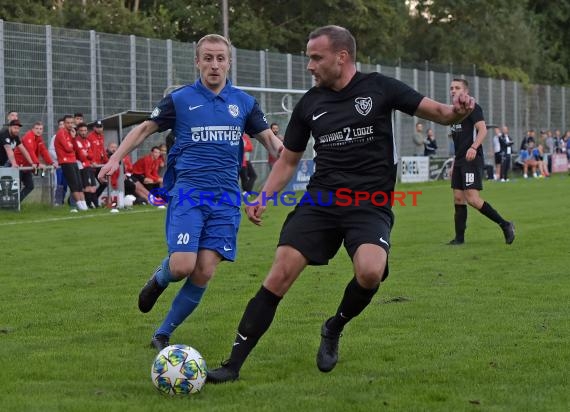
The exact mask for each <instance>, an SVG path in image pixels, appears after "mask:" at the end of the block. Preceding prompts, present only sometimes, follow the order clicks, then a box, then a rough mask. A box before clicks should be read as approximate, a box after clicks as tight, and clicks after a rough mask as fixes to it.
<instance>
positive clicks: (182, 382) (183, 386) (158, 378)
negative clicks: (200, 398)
mask: <svg viewBox="0 0 570 412" xmlns="http://www.w3.org/2000/svg"><path fill="white" fill-rule="evenodd" d="M206 374H207V368H206V362H205V361H204V358H202V355H200V352H198V351H197V350H196V349H194V348H191V347H190V346H186V345H170V346H167V347H166V348H164V349H163V350H161V351H160V352H159V353H158V355H156V358H155V359H154V362H153V363H152V367H151V371H150V376H151V378H152V383H153V384H154V386H155V387H156V388H157V389H158V390H159V391H160V392H162V393H165V394H169V395H190V394H192V393H197V392H200V389H202V386H204V383H205V382H206Z"/></svg>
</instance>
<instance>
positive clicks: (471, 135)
mask: <svg viewBox="0 0 570 412" xmlns="http://www.w3.org/2000/svg"><path fill="white" fill-rule="evenodd" d="M482 120H483V121H484V120H485V118H484V117H483V109H481V106H479V105H478V104H477V103H475V108H474V109H473V111H472V112H471V114H470V115H469V116H467V117H466V118H465V119H463V121H462V122H461V123H460V124H454V125H452V126H451V137H452V138H453V144H454V146H455V162H456V163H461V162H466V161H467V160H466V159H465V156H466V155H467V150H469V148H470V147H471V145H473V142H474V141H475V137H476V136H477V131H476V130H475V123H477V122H480V121H482ZM477 157H480V158H481V159H482V158H483V148H482V147H481V146H479V147H478V148H477Z"/></svg>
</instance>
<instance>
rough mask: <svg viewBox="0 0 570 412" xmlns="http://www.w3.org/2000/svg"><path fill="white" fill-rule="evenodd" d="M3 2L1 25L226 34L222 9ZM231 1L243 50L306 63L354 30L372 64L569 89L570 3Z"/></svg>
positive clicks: (204, 0) (151, 0) (152, 1)
mask: <svg viewBox="0 0 570 412" xmlns="http://www.w3.org/2000/svg"><path fill="white" fill-rule="evenodd" d="M135 3H136V1H135V0H84V1H79V0H66V1H63V0H57V1H55V0H54V1H48V0H43V1H37V0H36V1H34V0H20V1H17V2H16V1H11V0H0V18H2V19H5V20H8V21H18V22H24V23H36V24H52V25H55V26H65V27H69V28H78V29H94V30H98V31H101V32H107V33H120V34H134V35H139V36H144V37H158V38H171V39H174V40H179V41H185V42H193V41H197V40H198V39H199V38H200V37H202V36H203V35H205V34H207V33H211V32H217V33H222V32H223V28H222V13H221V9H222V8H221V3H222V1H221V0H217V1H212V0H169V1H167V2H161V1H157V0H140V2H139V7H138V11H136V12H134V11H133V9H134V7H135V6H134V5H135ZM407 3H408V2H405V1H402V0H384V1H377V0H324V1H307V0H275V1H271V2H267V1H265V0H242V1H228V4H229V35H230V38H231V40H232V43H233V44H234V45H235V46H236V47H239V48H243V49H250V50H259V49H262V50H270V51H277V52H282V53H292V54H299V53H304V50H305V46H306V41H307V35H308V33H309V32H311V31H312V30H313V29H315V28H316V27H319V26H323V25H327V24H338V25H342V26H345V27H347V28H349V29H350V30H351V31H352V32H353V34H354V35H355V37H356V38H357V42H358V47H357V52H358V56H357V58H358V60H359V61H361V62H365V63H380V62H384V63H388V64H395V62H397V61H398V62H399V61H403V62H419V63H422V64H423V62H424V61H428V62H429V63H430V66H431V67H437V66H438V65H448V64H450V63H452V64H453V65H454V67H460V66H465V67H472V66H473V65H475V66H477V67H485V68H486V69H485V74H488V73H491V72H499V73H500V75H501V76H504V77H505V78H512V79H518V78H520V79H524V78H526V77H528V78H529V79H530V81H531V82H547V83H558V84H560V83H562V84H563V83H568V82H569V81H570V74H569V68H570V48H568V47H567V46H568V44H570V30H568V27H567V26H568V21H569V19H570V3H569V2H568V1H563V2H552V1H544V0H522V1H521V0H497V1H492V2H491V1H484V0H418V1H415V2H413V3H412V4H414V5H415V6H414V9H413V12H415V13H410V8H409V6H408V4H407Z"/></svg>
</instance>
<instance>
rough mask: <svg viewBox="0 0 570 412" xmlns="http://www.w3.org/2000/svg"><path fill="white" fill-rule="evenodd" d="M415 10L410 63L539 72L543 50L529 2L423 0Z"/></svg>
mask: <svg viewBox="0 0 570 412" xmlns="http://www.w3.org/2000/svg"><path fill="white" fill-rule="evenodd" d="M415 11H416V14H415V16H413V17H412V21H413V24H412V28H411V31H412V33H411V35H410V37H409V39H408V43H407V47H406V50H407V51H408V53H407V55H406V58H407V59H410V60H415V61H424V60H428V61H430V62H435V63H443V64H446V63H448V62H453V65H454V67H455V66H457V65H466V66H472V65H473V64H475V65H477V66H479V67H484V66H487V67H494V66H501V67H503V68H504V67H510V68H512V69H517V68H518V69H520V70H519V71H518V73H520V71H522V72H524V73H526V74H527V76H529V77H531V78H532V77H533V76H534V75H535V74H536V72H537V69H538V67H539V52H538V50H539V47H540V46H539V43H538V41H537V35H536V34H537V32H536V28H535V26H534V24H533V21H532V19H530V18H529V16H528V14H527V13H526V9H525V2H524V1H519V0H500V1H494V2H488V1H480V0H479V1H469V0H420V1H418V2H417V5H416V7H415ZM501 73H504V74H506V75H507V76H508V71H507V72H505V70H501ZM513 73H514V72H513ZM517 80H520V79H517Z"/></svg>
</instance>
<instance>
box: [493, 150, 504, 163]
mask: <svg viewBox="0 0 570 412" xmlns="http://www.w3.org/2000/svg"><path fill="white" fill-rule="evenodd" d="M501 163H503V155H502V154H501V152H497V153H495V164H496V165H500V164H501Z"/></svg>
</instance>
